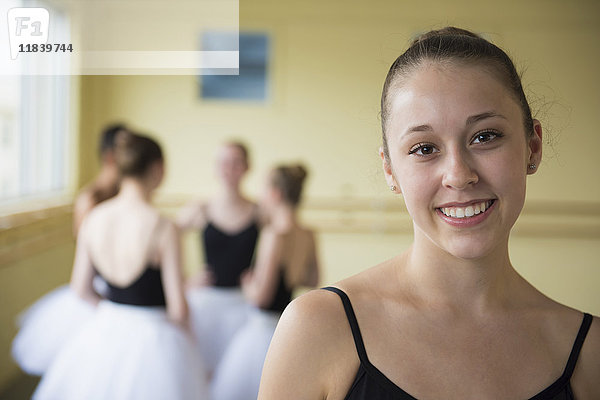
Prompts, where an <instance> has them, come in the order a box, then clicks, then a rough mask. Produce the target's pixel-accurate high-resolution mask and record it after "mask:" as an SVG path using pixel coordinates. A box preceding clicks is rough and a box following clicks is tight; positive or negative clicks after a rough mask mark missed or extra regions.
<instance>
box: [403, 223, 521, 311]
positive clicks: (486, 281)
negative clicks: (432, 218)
mask: <svg viewBox="0 0 600 400" xmlns="http://www.w3.org/2000/svg"><path fill="white" fill-rule="evenodd" d="M397 266H398V268H397V276H398V277H399V282H400V285H402V286H403V287H404V288H406V289H407V290H409V293H411V295H412V297H414V299H415V300H416V301H417V302H419V303H421V304H422V305H423V306H425V307H431V308H434V309H444V310H451V311H454V312H456V313H469V314H484V313H487V312H489V311H490V310H492V309H499V308H505V307H508V306H510V304H511V303H513V302H514V300H515V299H514V298H511V297H508V296H507V294H508V293H509V292H512V289H513V288H515V287H516V286H520V285H521V284H522V283H523V282H524V281H523V279H522V278H521V276H520V275H519V274H518V273H517V272H516V271H515V270H514V268H513V267H512V265H511V263H510V259H509V256H508V239H507V240H506V242H505V243H501V244H498V245H497V246H496V247H495V248H494V249H492V250H491V251H490V252H489V253H488V254H486V255H484V256H483V257H479V258H476V259H461V258H458V257H455V256H454V255H452V254H450V253H448V252H447V251H445V250H443V249H441V248H440V247H438V246H437V245H436V244H435V243H433V242H432V241H431V240H429V239H428V238H426V237H419V235H415V242H414V243H413V245H412V246H411V247H410V248H409V250H408V251H407V252H406V253H405V254H404V255H403V256H402V262H400V263H398V264H397ZM509 288H511V290H509ZM512 293H514V292H512Z"/></svg>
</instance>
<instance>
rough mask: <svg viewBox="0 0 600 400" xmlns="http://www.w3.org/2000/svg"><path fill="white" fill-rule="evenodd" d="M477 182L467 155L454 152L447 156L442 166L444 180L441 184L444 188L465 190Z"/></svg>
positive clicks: (477, 178) (476, 176)
mask: <svg viewBox="0 0 600 400" xmlns="http://www.w3.org/2000/svg"><path fill="white" fill-rule="evenodd" d="M478 181H479V176H478V175H477V173H476V171H475V169H474V168H473V166H472V161H471V160H469V159H468V157H467V155H465V154H461V152H458V151H457V152H454V153H452V154H448V155H447V162H446V164H445V165H444V178H443V180H442V184H443V185H444V186H445V187H448V188H453V189H457V190H462V189H465V188H467V187H469V186H471V185H474V184H476V183H477V182H478Z"/></svg>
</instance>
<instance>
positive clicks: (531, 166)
mask: <svg viewBox="0 0 600 400" xmlns="http://www.w3.org/2000/svg"><path fill="white" fill-rule="evenodd" d="M527 167H528V168H529V169H532V170H533V169H535V167H536V165H535V164H534V163H531V164H529V165H528V166H527Z"/></svg>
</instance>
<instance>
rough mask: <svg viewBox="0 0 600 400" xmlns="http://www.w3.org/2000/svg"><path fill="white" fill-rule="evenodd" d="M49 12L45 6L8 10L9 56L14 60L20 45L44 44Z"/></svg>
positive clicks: (46, 38) (46, 40) (48, 24)
mask: <svg viewBox="0 0 600 400" xmlns="http://www.w3.org/2000/svg"><path fill="white" fill-rule="evenodd" d="M49 26H50V14H49V13H48V10H46V9H45V8H23V7H19V8H11V9H10V10H8V39H9V41H10V58H12V59H13V60H15V59H16V58H17V56H18V55H19V50H20V46H21V45H26V44H38V45H40V44H46V42H48V28H49Z"/></svg>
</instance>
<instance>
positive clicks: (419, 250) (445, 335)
mask: <svg viewBox="0 0 600 400" xmlns="http://www.w3.org/2000/svg"><path fill="white" fill-rule="evenodd" d="M381 107H382V127H383V146H382V148H381V150H380V156H381V159H382V163H383V170H384V174H385V178H386V180H387V183H388V185H389V186H390V189H391V190H392V191H393V192H395V193H398V194H400V193H401V194H402V195H403V197H404V201H405V203H406V207H407V209H408V212H409V214H410V216H411V218H412V220H413V226H414V242H413V244H412V245H411V246H410V248H409V249H408V250H407V251H405V252H404V253H402V254H400V255H398V256H397V257H395V258H393V259H391V260H388V261H385V262H383V263H382V264H380V265H378V266H375V267H373V268H370V269H368V270H366V271H364V272H362V273H360V274H358V275H355V276H353V277H350V278H348V279H345V280H343V281H340V282H338V283H336V284H335V285H334V287H329V288H325V289H327V290H318V291H313V292H311V293H308V294H306V295H304V296H302V297H300V298H299V299H297V300H296V301H294V302H293V303H292V304H291V305H290V307H288V309H287V310H286V311H285V312H284V314H283V316H282V318H281V321H280V323H279V326H278V328H277V332H276V333H275V336H274V338H273V341H272V344H271V348H270V350H269V354H268V356H267V360H266V362H265V366H264V369H263V378H262V383H261V391H260V395H259V399H280V398H290V399H325V398H326V399H333V400H335V399H415V398H418V399H461V400H464V399H529V398H531V399H535V400H542V399H547V400H557V399H574V398H576V399H579V400H581V399H597V398H600V388H599V386H598V384H597V382H599V381H600V362H599V361H598V360H600V322H598V321H594V320H596V319H597V318H593V317H592V316H591V315H589V314H584V313H582V312H580V311H577V310H574V309H572V308H569V307H567V306H564V305H562V304H559V303H557V302H555V301H553V300H552V299H549V298H548V297H546V296H545V295H543V294H542V293H540V292H539V291H538V290H537V289H535V288H534V287H533V286H532V285H531V284H530V283H528V282H527V281H525V280H524V279H523V278H522V277H521V276H520V275H519V274H518V273H517V272H516V270H515V269H514V268H513V266H512V264H511V261H510V257H509V254H508V240H509V236H510V231H511V229H512V227H513V225H514V223H515V222H516V220H517V218H518V216H519V214H520V212H521V209H522V207H523V204H524V201H525V191H526V190H525V189H526V183H527V176H528V175H531V174H533V173H535V172H536V170H537V168H538V166H539V165H540V161H541V157H542V128H541V124H540V122H539V121H537V120H534V119H533V118H532V116H531V111H530V109H529V105H528V103H527V99H526V98H525V95H524V93H523V89H522V86H521V82H520V78H519V75H518V74H517V72H516V70H515V67H514V65H513V63H512V61H511V60H510V58H509V57H508V56H507V55H506V53H505V52H504V51H502V50H501V49H499V48H498V47H496V46H495V45H493V44H491V43H490V42H488V41H486V40H484V39H483V38H481V37H479V36H477V35H475V34H473V33H471V32H469V31H465V30H462V29H458V28H444V29H441V30H437V31H431V32H429V33H427V34H425V35H423V36H421V37H419V38H418V39H416V40H415V41H414V42H413V43H412V45H411V46H410V48H409V49H408V50H407V51H406V52H405V53H404V54H402V55H401V56H400V57H398V59H396V61H395V62H394V63H393V65H392V67H391V68H390V71H389V72H388V76H387V78H386V81H385V85H384V88H383V95H382V103H381ZM340 300H341V301H340ZM592 322H593V323H592Z"/></svg>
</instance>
